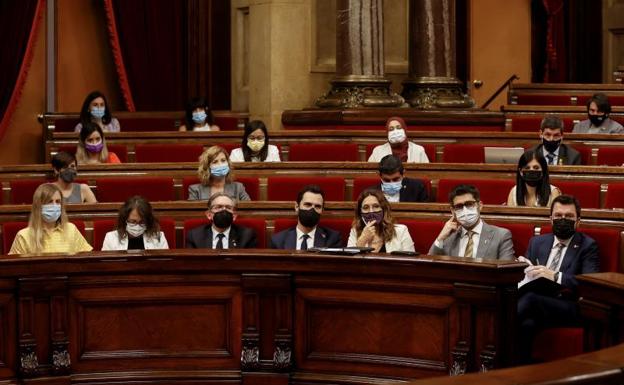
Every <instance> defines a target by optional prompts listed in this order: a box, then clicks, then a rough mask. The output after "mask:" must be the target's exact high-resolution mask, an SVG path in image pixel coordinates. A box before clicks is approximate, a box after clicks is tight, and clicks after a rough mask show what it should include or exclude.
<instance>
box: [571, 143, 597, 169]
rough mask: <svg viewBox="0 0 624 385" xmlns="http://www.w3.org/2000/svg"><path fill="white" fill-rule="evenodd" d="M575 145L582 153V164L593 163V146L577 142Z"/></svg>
mask: <svg viewBox="0 0 624 385" xmlns="http://www.w3.org/2000/svg"><path fill="white" fill-rule="evenodd" d="M570 147H573V148H574V149H575V150H576V151H578V152H579V153H580V154H581V164H584V165H590V164H592V161H591V158H592V149H591V147H587V146H584V145H582V144H575V145H574V146H570Z"/></svg>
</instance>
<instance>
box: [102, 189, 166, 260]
mask: <svg viewBox="0 0 624 385" xmlns="http://www.w3.org/2000/svg"><path fill="white" fill-rule="evenodd" d="M168 248H169V244H168V243H167V238H165V234H164V233H163V232H162V231H160V226H159V225H158V219H156V218H155V217H154V213H153V211H152V205H151V204H150V203H149V202H148V201H147V200H146V199H145V198H143V197H141V196H138V195H135V196H133V197H130V198H128V200H127V201H126V203H124V204H123V206H121V208H120V209H119V215H118V216H117V229H115V230H113V231H109V232H108V233H106V237H104V244H103V245H102V250H150V249H168Z"/></svg>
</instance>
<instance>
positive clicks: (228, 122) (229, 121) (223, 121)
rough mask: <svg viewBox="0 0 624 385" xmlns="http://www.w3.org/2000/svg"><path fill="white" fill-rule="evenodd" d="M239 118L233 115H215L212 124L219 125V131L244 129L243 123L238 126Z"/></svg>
mask: <svg viewBox="0 0 624 385" xmlns="http://www.w3.org/2000/svg"><path fill="white" fill-rule="evenodd" d="M239 120H240V119H239V118H237V117H233V116H215V118H214V124H216V125H217V126H219V129H220V130H221V131H236V130H242V129H244V123H242V124H243V127H239V126H238V124H239Z"/></svg>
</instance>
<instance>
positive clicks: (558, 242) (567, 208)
mask: <svg viewBox="0 0 624 385" xmlns="http://www.w3.org/2000/svg"><path fill="white" fill-rule="evenodd" d="M580 219H581V206H580V204H579V202H578V200H577V199H576V198H575V197H573V196H570V195H560V196H558V197H557V198H555V199H554V201H553V204H552V206H551V207H550V220H551V223H552V228H553V233H552V234H545V235H540V236H535V237H533V238H531V240H530V241H529V246H528V250H527V252H526V255H525V256H524V257H520V258H518V259H519V260H520V261H524V262H527V263H528V264H529V267H527V268H526V270H525V273H526V277H525V279H524V280H523V281H522V282H521V284H523V283H524V284H525V285H527V288H526V289H527V290H525V291H524V293H523V294H522V295H521V296H520V298H519V299H518V325H519V335H518V346H519V359H520V362H521V363H530V362H531V350H532V346H533V340H534V337H535V335H536V334H537V332H539V331H540V330H542V329H545V328H549V327H560V326H574V325H576V324H577V323H578V318H579V309H578V301H577V300H578V296H577V294H576V289H577V286H578V282H577V280H576V278H575V275H577V274H587V273H596V272H598V271H599V268H600V259H599V254H598V245H597V244H596V242H595V241H594V240H593V239H592V238H590V237H588V236H587V235H585V234H583V233H581V232H578V231H576V228H577V226H578V224H579V221H580ZM536 279H544V280H545V281H541V282H543V283H548V284H549V286H552V287H553V288H554V290H551V289H549V291H550V292H544V291H539V290H538V289H537V288H539V287H540V286H541V287H543V285H533V282H532V280H536ZM550 281H552V282H556V284H554V285H550ZM525 282H530V283H525ZM535 283H536V284H537V283H539V282H537V281H536V282H535ZM557 284H558V285H557ZM529 285H532V286H529ZM531 287H533V289H532V290H531ZM553 348H554V349H556V348H557V347H556V346H554V347H553Z"/></svg>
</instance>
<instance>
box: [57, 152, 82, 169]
mask: <svg viewBox="0 0 624 385" xmlns="http://www.w3.org/2000/svg"><path fill="white" fill-rule="evenodd" d="M72 162H76V166H77V165H78V161H77V160H76V157H75V156H74V154H70V153H69V152H66V151H59V152H57V153H56V154H55V155H54V156H53V157H52V168H54V169H55V170H61V169H63V168H65V167H68V166H69V165H70V164H71V163H72Z"/></svg>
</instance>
